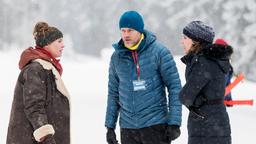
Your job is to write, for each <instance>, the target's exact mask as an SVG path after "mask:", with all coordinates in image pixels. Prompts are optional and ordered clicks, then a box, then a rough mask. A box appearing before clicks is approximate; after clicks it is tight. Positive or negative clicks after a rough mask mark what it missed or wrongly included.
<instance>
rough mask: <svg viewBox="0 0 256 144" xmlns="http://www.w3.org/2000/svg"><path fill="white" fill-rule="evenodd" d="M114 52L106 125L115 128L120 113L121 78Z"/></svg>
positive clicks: (111, 64) (110, 71)
mask: <svg viewBox="0 0 256 144" xmlns="http://www.w3.org/2000/svg"><path fill="white" fill-rule="evenodd" d="M113 57H114V54H113V55H112V57H111V61H110V66H109V76H108V77H109V80H108V100H107V111H106V119H105V126H106V127H108V128H115V127H116V122H117V118H118V114H119V109H120V105H119V92H118V87H119V79H118V76H117V73H116V70H115V65H114V62H115V61H114V59H113Z"/></svg>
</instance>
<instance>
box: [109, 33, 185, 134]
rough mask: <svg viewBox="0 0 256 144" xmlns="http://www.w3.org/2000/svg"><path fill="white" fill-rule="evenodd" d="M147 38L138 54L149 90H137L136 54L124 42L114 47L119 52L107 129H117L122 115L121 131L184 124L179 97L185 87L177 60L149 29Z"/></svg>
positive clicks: (111, 80)
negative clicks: (182, 84) (135, 89)
mask: <svg viewBox="0 0 256 144" xmlns="http://www.w3.org/2000/svg"><path fill="white" fill-rule="evenodd" d="M144 35H145V39H144V40H143V41H142V43H141V44H140V46H139V48H138V50H137V52H138V57H139V65H140V71H141V75H140V77H141V80H145V85H146V90H141V91H133V80H137V72H136V67H135V64H134V61H133V58H132V53H131V51H130V50H128V49H127V48H125V47H124V45H123V41H122V40H120V41H119V43H117V44H114V45H113V47H114V48H115V52H114V53H113V55H112V57H111V61H110V68H109V82H108V102H107V112H106V121H105V126H106V127H109V128H115V127H116V122H117V118H118V115H119V114H120V118H119V123H120V127H121V128H133V129H138V128H143V127H148V126H152V125H156V124H165V123H166V124H169V125H181V103H180V101H179V97H178V94H179V92H180V89H181V84H180V78H179V74H178V71H177V68H176V64H175V62H174V59H173V57H172V55H171V53H170V51H169V50H168V49H167V48H166V47H164V46H163V45H162V44H160V43H159V42H158V41H156V37H155V36H154V35H153V34H152V33H150V32H148V31H146V30H145V32H144ZM166 88H167V90H168V96H166V91H165V90H166ZM168 103H169V104H168Z"/></svg>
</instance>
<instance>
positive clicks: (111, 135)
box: [107, 128, 118, 144]
mask: <svg viewBox="0 0 256 144" xmlns="http://www.w3.org/2000/svg"><path fill="white" fill-rule="evenodd" d="M107 142H108V144H118V141H117V140H116V133H115V130H114V129H113V128H108V131H107Z"/></svg>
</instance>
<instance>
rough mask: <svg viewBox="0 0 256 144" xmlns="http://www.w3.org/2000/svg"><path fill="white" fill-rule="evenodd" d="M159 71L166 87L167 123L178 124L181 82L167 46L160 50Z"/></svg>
mask: <svg viewBox="0 0 256 144" xmlns="http://www.w3.org/2000/svg"><path fill="white" fill-rule="evenodd" d="M160 73H161V77H162V80H163V82H164V84H165V85H166V86H167V89H168V108H169V114H168V124H169V125H179V126H180V125H181V115H182V113H181V112H182V107H181V103H180V101H179V96H178V94H179V92H180V89H181V82H180V77H179V73H178V70H177V67H176V63H175V61H174V59H173V56H172V54H171V52H170V51H169V50H168V49H167V48H164V49H163V50H162V51H161V52H160Z"/></svg>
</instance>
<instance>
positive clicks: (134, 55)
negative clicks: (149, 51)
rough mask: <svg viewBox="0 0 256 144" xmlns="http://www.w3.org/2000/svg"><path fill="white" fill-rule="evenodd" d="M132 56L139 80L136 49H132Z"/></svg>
mask: <svg viewBox="0 0 256 144" xmlns="http://www.w3.org/2000/svg"><path fill="white" fill-rule="evenodd" d="M132 58H133V61H134V64H135V65H136V71H137V76H138V80H140V65H139V58H138V53H137V51H134V50H133V51H132Z"/></svg>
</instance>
